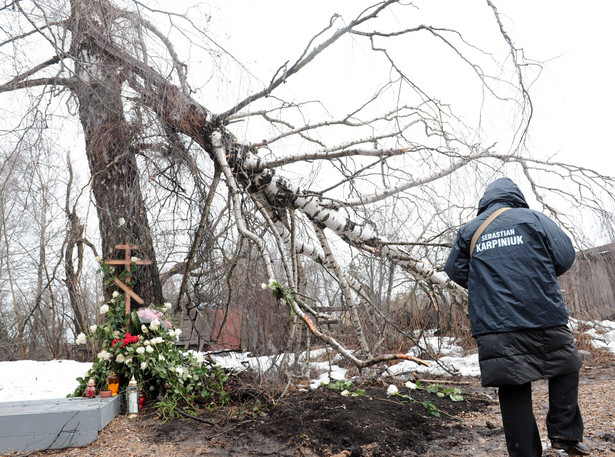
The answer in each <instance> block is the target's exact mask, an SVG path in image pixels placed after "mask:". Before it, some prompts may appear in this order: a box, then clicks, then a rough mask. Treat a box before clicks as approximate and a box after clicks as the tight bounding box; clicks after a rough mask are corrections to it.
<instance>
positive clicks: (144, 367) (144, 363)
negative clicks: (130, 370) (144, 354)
mask: <svg viewBox="0 0 615 457" xmlns="http://www.w3.org/2000/svg"><path fill="white" fill-rule="evenodd" d="M146 368H147V362H141V370H145V369H146Z"/></svg>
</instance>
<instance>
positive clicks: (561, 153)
mask: <svg viewBox="0 0 615 457" xmlns="http://www.w3.org/2000/svg"><path fill="white" fill-rule="evenodd" d="M371 3H372V2H371V1H365V0H312V1H309V2H288V1H284V0H225V1H224V2H222V1H218V2H210V3H209V5H210V6H209V8H210V12H211V14H212V15H213V19H212V21H211V23H210V24H209V27H210V31H211V32H212V33H213V34H215V35H216V37H217V39H218V40H219V41H220V43H221V44H223V45H224V46H225V47H226V48H227V49H228V50H230V51H231V52H232V53H233V54H234V55H235V56H236V57H238V58H239V59H240V60H241V61H243V62H244V63H245V64H246V66H247V67H248V68H249V69H250V70H251V71H253V73H254V74H255V75H256V76H258V77H259V78H261V80H262V81H265V82H268V81H269V79H270V78H271V76H272V75H273V73H274V72H275V71H276V69H277V68H278V67H279V66H280V65H281V64H282V63H283V62H284V61H286V60H287V59H291V60H292V59H293V58H296V56H297V55H298V53H299V52H300V51H301V50H303V48H304V46H305V45H306V43H307V40H308V39H309V38H310V37H312V36H313V35H314V33H315V32H316V31H319V30H321V29H322V28H324V26H325V25H326V24H327V21H328V19H329V18H330V17H331V15H332V14H333V13H334V12H339V13H340V14H342V15H343V16H344V18H346V19H350V18H352V17H353V16H352V14H351V13H352V12H356V11H358V10H360V9H362V7H363V6H365V5H368V4H371ZM428 3H430V4H431V5H432V6H433V8H434V12H433V13H434V14H438V15H439V16H440V17H443V18H444V21H448V20H450V21H451V22H455V21H458V22H459V23H464V24H465V29H464V30H466V31H465V32H464V33H467V36H469V37H470V39H472V38H473V37H474V36H475V35H474V34H478V35H480V32H481V31H483V29H482V28H484V27H485V24H486V23H487V24H489V22H484V21H485V19H487V21H489V19H490V17H489V10H488V8H487V7H486V2H485V1H483V0H480V1H479V0H468V1H464V2H458V0H454V1H451V0H437V1H434V0H431V1H430V2H424V1H421V0H419V1H417V2H415V4H417V5H421V8H423V7H425V6H426V5H427V4H428ZM494 3H495V4H496V6H497V8H498V11H499V12H500V15H501V18H502V21H503V23H504V27H505V28H506V30H507V32H508V33H509V35H510V36H511V38H512V40H513V42H514V44H515V45H516V47H518V48H523V49H524V51H525V56H526V57H527V58H528V59H531V60H535V61H539V62H542V63H543V70H542V73H541V75H540V77H539V78H538V79H537V80H536V81H535V82H534V83H533V84H532V85H531V87H530V94H531V96H532V97H533V102H534V120H533V126H532V130H531V135H530V141H529V142H528V146H529V148H530V150H531V151H534V152H535V153H538V154H539V155H540V156H541V157H551V156H553V155H556V157H555V160H558V161H565V162H572V163H574V164H577V165H581V166H586V167H590V168H591V167H594V168H598V169H599V171H601V172H602V173H604V174H608V175H610V176H615V154H613V153H614V152H615V151H614V147H613V145H612V144H611V143H610V142H609V136H608V135H609V132H610V130H611V126H612V125H614V124H615V111H614V110H613V106H615V86H614V84H613V83H612V81H613V80H614V79H615V78H614V76H615V74H614V73H615V54H614V53H613V52H612V49H611V42H612V37H611V36H610V33H611V24H610V22H611V20H612V18H613V17H615V2H612V1H611V0H590V1H587V2H578V1H573V0H541V1H539V2H536V1H533V0H514V1H511V0H494ZM460 5H463V8H460ZM448 16H450V17H448ZM474 24H476V28H474ZM490 24H491V26H493V21H491V23H490ZM478 35H476V36H478ZM352 57H353V58H356V59H360V58H362V51H361V50H360V49H357V50H356V54H355V55H354V56H352ZM326 58H327V57H326V56H323V59H326ZM338 59H339V57H338ZM336 63H338V64H341V67H342V70H341V71H344V66H343V65H344V63H345V62H344V61H339V60H337V61H336ZM435 64H436V62H435V61H434V66H435ZM355 76H356V75H355ZM355 76H353V78H354V77H355ZM530 82H531V81H530ZM307 84H308V85H309V82H308V83H307ZM305 90H309V88H306V89H305ZM503 116H504V115H503Z"/></svg>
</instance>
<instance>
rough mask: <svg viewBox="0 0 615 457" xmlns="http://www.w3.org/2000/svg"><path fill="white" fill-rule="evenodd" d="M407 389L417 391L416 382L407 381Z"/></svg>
mask: <svg viewBox="0 0 615 457" xmlns="http://www.w3.org/2000/svg"><path fill="white" fill-rule="evenodd" d="M406 387H407V388H408V389H410V390H414V389H416V382H412V381H406Z"/></svg>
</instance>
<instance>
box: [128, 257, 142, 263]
mask: <svg viewBox="0 0 615 457" xmlns="http://www.w3.org/2000/svg"><path fill="white" fill-rule="evenodd" d="M139 260H141V259H139V258H138V257H136V256H132V257H131V258H130V261H131V262H132V263H137V262H138V261H139Z"/></svg>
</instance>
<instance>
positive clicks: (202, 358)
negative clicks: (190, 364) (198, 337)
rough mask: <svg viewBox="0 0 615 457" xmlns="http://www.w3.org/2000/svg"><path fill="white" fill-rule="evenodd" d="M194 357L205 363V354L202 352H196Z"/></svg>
mask: <svg viewBox="0 0 615 457" xmlns="http://www.w3.org/2000/svg"><path fill="white" fill-rule="evenodd" d="M194 358H195V359H196V361H197V362H198V363H203V362H204V361H205V356H204V355H203V353H202V352H197V353H196V354H194Z"/></svg>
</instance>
